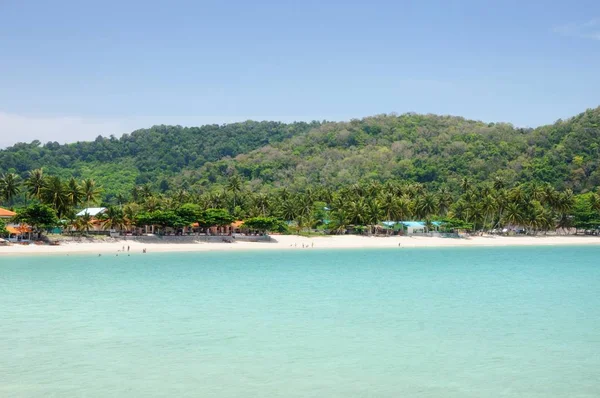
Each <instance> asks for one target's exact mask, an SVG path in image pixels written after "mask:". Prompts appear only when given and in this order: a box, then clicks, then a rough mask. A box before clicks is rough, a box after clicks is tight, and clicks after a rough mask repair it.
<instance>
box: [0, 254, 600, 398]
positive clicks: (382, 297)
mask: <svg viewBox="0 0 600 398" xmlns="http://www.w3.org/2000/svg"><path fill="white" fill-rule="evenodd" d="M599 259H600V248H597V247H538V248H509V247H503V248H453V249H389V250H311V249H306V250H301V249H298V250H290V251H285V252H274V251H266V252H254V251H253V252H235V253H223V252H218V253H173V254H146V255H141V254H136V255H132V256H131V257H125V256H119V257H110V256H103V257H94V256H83V255H82V256H68V257H67V256H51V257H12V258H7V257H3V258H2V257H0V397H41V396H43V397H167V396H172V397H261V398H262V397H275V398H276V397H440V398H442V397H443V398H448V397H457V398H458V397H460V398H466V397H478V398H479V397H545V398H547V397H594V398H596V397H598V396H600V377H599V376H598V375H600V261H599Z"/></svg>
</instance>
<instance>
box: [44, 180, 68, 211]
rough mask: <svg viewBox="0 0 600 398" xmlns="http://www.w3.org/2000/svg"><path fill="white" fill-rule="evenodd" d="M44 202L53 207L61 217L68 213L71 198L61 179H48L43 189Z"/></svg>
mask: <svg viewBox="0 0 600 398" xmlns="http://www.w3.org/2000/svg"><path fill="white" fill-rule="evenodd" d="M42 202H44V203H45V204H48V205H50V206H52V207H53V208H54V210H55V211H56V214H57V215H58V216H59V217H62V216H63V215H64V214H65V213H66V212H67V210H68V209H69V196H68V193H67V189H66V187H65V184H63V182H62V181H61V179H60V177H56V176H52V177H48V179H47V180H46V184H45V185H44V188H43V189H42Z"/></svg>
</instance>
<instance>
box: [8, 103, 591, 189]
mask: <svg viewBox="0 0 600 398" xmlns="http://www.w3.org/2000/svg"><path fill="white" fill-rule="evenodd" d="M599 146H600V108H596V109H590V110H588V111H586V112H584V113H582V114H580V115H578V116H575V117H573V118H571V119H569V120H565V121H561V120H559V121H557V122H556V123H555V124H553V125H548V126H543V127H539V128H537V129H520V128H515V127H513V126H512V125H510V124H506V123H497V124H493V123H491V124H486V123H482V122H477V121H472V120H466V119H464V118H461V117H450V116H436V115H418V114H404V115H399V116H397V115H378V116H373V117H367V118H364V119H362V120H352V121H350V122H343V123H326V122H324V123H319V122H313V123H291V124H284V123H277V122H252V121H248V122H244V123H234V124H227V125H222V126H217V125H209V126H203V127H199V128H183V127H180V126H155V127H152V128H150V129H144V130H137V131H135V132H133V133H131V134H128V135H124V136H123V137H121V138H119V139H117V138H114V137H110V138H102V137H98V138H97V139H96V140H95V141H93V142H79V143H75V144H68V145H59V144H58V143H47V144H44V145H42V144H41V143H39V142H33V143H31V144H17V145H14V146H13V147H10V148H7V149H5V150H2V151H0V173H5V172H15V173H17V174H20V175H21V176H22V177H26V174H27V172H28V171H29V170H32V169H36V168H39V167H43V168H44V171H45V172H46V173H48V174H54V175H58V176H62V177H70V176H71V175H74V176H75V177H78V178H94V179H96V181H97V182H98V184H99V185H101V186H102V187H103V188H104V194H105V195H106V196H107V199H109V198H110V197H112V196H114V195H116V194H117V193H123V194H127V193H129V192H130V191H131V189H132V188H133V187H134V186H135V185H141V184H150V185H152V186H153V188H155V189H157V190H160V191H163V192H165V191H170V190H175V189H179V188H185V189H186V190H192V191H198V192H204V191H207V190H210V189H213V188H215V187H217V188H218V187H219V185H221V184H224V183H225V181H226V179H227V178H228V177H229V176H230V175H232V174H235V173H237V174H239V175H240V176H241V177H242V179H243V180H245V181H246V183H247V184H248V187H249V188H251V189H253V190H255V191H257V190H263V189H266V190H268V189H270V188H272V187H281V186H286V187H290V188H292V189H294V188H298V189H303V188H305V187H306V186H309V185H327V186H331V187H340V186H344V185H347V184H353V183H356V182H368V181H385V180H389V179H395V180H405V181H413V182H420V183H423V184H424V185H431V186H433V187H437V186H439V185H441V184H445V185H447V186H448V187H449V188H450V189H456V190H458V186H459V182H460V180H461V179H463V178H464V177H468V178H469V179H471V180H472V181H473V182H478V181H484V180H490V179H492V178H495V177H502V179H503V180H505V181H506V182H507V183H508V184H516V183H520V182H529V181H539V182H547V183H550V184H552V185H554V186H555V187H556V188H557V189H565V188H571V189H573V190H574V191H575V192H585V191H586V190H589V189H591V188H593V187H595V186H598V185H600V169H599V167H598V166H599V162H600V156H599V155H600V153H599Z"/></svg>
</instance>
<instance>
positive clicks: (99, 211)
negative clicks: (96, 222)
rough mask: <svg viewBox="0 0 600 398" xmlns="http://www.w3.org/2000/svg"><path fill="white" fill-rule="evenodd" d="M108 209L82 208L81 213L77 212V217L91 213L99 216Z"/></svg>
mask: <svg viewBox="0 0 600 398" xmlns="http://www.w3.org/2000/svg"><path fill="white" fill-rule="evenodd" d="M105 211H106V207H88V208H87V209H83V210H81V211H80V212H79V213H77V214H75V216H77V217H81V216H84V215H86V214H89V215H90V216H92V217H95V216H97V215H98V214H102V213H104V212H105Z"/></svg>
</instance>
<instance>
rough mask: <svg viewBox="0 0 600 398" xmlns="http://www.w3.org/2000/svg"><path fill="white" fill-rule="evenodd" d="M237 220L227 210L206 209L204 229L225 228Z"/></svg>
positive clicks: (203, 221) (203, 222)
mask: <svg viewBox="0 0 600 398" xmlns="http://www.w3.org/2000/svg"><path fill="white" fill-rule="evenodd" d="M234 220H235V218H234V217H233V216H232V215H231V214H230V213H229V212H228V211H227V210H225V209H206V211H204V220H202V224H201V226H203V227H214V226H218V227H223V226H225V225H229V224H231V223H232V222H233V221H234Z"/></svg>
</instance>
